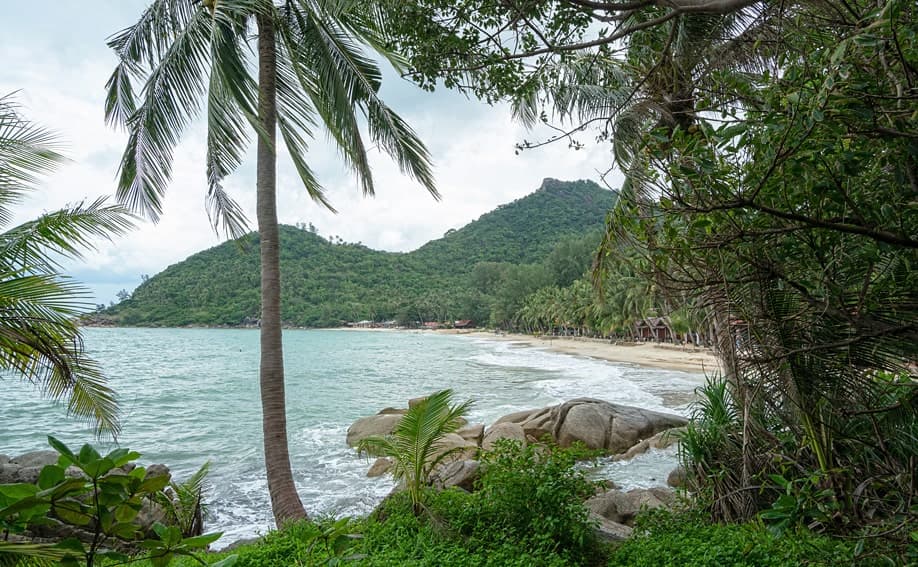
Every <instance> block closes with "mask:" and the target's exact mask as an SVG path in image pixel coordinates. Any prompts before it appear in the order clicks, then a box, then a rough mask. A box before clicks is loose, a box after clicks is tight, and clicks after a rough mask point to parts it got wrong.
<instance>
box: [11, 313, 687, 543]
mask: <svg viewBox="0 0 918 567" xmlns="http://www.w3.org/2000/svg"><path fill="white" fill-rule="evenodd" d="M83 333H84V338H85V346H86V349H87V351H88V352H89V354H90V355H91V356H92V357H93V358H94V359H95V360H96V361H97V362H98V363H99V364H100V365H101V367H102V368H103V370H104V372H105V374H106V376H107V378H108V380H109V384H110V385H111V387H112V388H113V389H114V390H115V392H116V393H117V396H118V400H119V403H120V407H121V411H122V418H121V421H122V426H123V431H122V433H121V435H120V436H119V438H118V439H117V442H114V441H111V440H102V441H99V440H95V439H94V438H93V435H92V432H91V430H89V429H88V428H87V426H86V424H85V423H81V422H79V421H75V420H73V419H71V418H69V417H68V416H67V415H66V408H65V407H64V406H63V405H62V404H61V403H55V402H53V401H51V400H49V399H47V398H46V397H43V396H42V395H41V391H40V390H39V389H37V388H36V387H34V386H32V385H31V384H29V383H27V382H23V381H22V380H21V379H17V378H15V377H11V376H3V377H2V379H0V391H2V393H3V394H2V396H0V424H2V425H0V453H3V454H6V455H19V454H22V453H25V452H28V451H35V450H42V449H48V445H47V436H48V435H49V434H50V435H54V436H55V437H57V438H58V439H61V440H62V441H64V442H65V443H67V444H68V445H70V446H71V447H79V446H80V445H82V444H83V443H86V442H92V443H95V444H96V445H97V446H101V447H102V448H103V449H110V448H113V447H114V446H116V445H118V446H121V447H127V448H130V449H132V450H135V451H138V452H140V453H141V454H142V457H141V458H140V461H141V462H142V463H144V464H151V463H163V464H166V465H167V466H169V468H170V469H171V471H172V473H173V476H174V477H175V478H177V479H179V480H181V479H183V478H186V477H188V476H189V475H191V474H192V473H194V472H195V471H196V470H197V469H198V467H200V466H201V465H202V464H203V463H205V462H208V461H209V462H210V467H211V468H210V474H209V477H208V481H209V482H208V484H209V486H208V492H207V504H208V508H207V520H206V529H207V530H208V531H221V532H223V533H224V535H223V537H222V538H221V540H220V541H219V542H218V546H217V547H220V546H221V545H227V544H229V543H231V542H233V541H236V540H239V539H243V538H250V537H256V536H258V535H262V534H264V533H266V532H267V531H269V530H270V529H272V528H273V519H272V516H271V512H270V502H269V499H268V494H267V482H266V479H265V472H264V458H263V454H262V430H261V405H260V402H259V392H258V350H259V337H258V331H257V330H255V329H129V328H115V329H111V328H86V329H84V330H83ZM284 366H285V370H286V388H287V390H286V391H287V419H288V433H289V443H290V455H291V464H292V468H293V474H294V478H295V480H296V484H297V487H298V489H299V494H300V497H301V498H302V500H303V503H304V504H305V506H306V509H307V512H308V513H309V514H310V515H311V516H313V517H322V516H334V517H340V516H348V515H349V516H359V515H365V514H367V513H369V512H370V511H371V510H372V509H373V507H374V506H375V505H376V504H378V503H379V502H380V501H381V500H382V499H383V498H384V497H385V496H386V495H387V494H388V493H389V492H390V491H391V490H392V488H393V483H392V480H391V479H390V478H388V477H382V478H374V479H370V478H367V477H366V471H367V469H368V468H369V465H370V464H371V463H370V462H369V461H368V460H367V459H366V458H364V457H359V456H358V455H357V454H356V452H355V451H354V450H353V449H351V448H349V447H348V446H347V444H346V443H345V435H346V432H347V428H348V426H349V425H350V424H351V423H353V422H354V421H355V420H356V419H358V418H360V417H364V416H367V415H372V414H375V413H377V412H378V411H379V410H380V409H382V408H385V407H407V401H408V399H409V398H414V397H418V396H423V395H426V394H430V393H432V392H435V391H438V390H441V389H444V388H452V389H453V390H454V391H455V393H456V399H457V400H465V399H471V400H473V402H474V405H473V406H472V410H471V413H470V415H469V418H468V419H469V421H470V422H471V423H485V424H490V423H492V422H493V421H494V420H496V419H497V418H499V417H501V416H503V415H506V414H508V413H511V412H515V411H519V410H524V409H532V408H538V407H544V406H547V405H551V404H557V403H559V402H563V401H566V400H570V399H573V398H578V397H592V398H599V399H603V400H607V401H610V402H615V403H620V404H627V405H633V406H639V407H643V408H648V409H654V410H659V411H668V412H673V413H678V414H682V415H688V413H689V412H690V411H691V410H690V404H689V402H688V400H689V399H690V398H691V393H692V392H693V391H694V390H695V389H696V388H697V387H699V386H701V385H702V384H703V383H704V376H703V375H701V374H694V373H686V372H679V371H674V370H658V369H652V368H644V367H639V366H634V365H626V364H615V363H610V362H606V361H602V360H597V359H593V358H588V357H579V356H573V355H568V354H560V353H555V352H550V351H547V350H543V349H540V348H536V347H532V346H527V345H524V344H520V343H513V342H507V341H502V340H494V339H489V338H487V337H482V336H469V335H445V334H437V333H432V332H424V331H418V332H411V331H388V332H387V331H352V330H286V331H284ZM676 464H677V455H676V453H675V450H674V449H666V450H651V451H650V452H648V453H646V454H644V455H640V456H638V457H636V458H634V459H632V460H630V461H618V462H614V461H612V460H611V459H605V460H601V461H599V462H598V463H596V464H593V465H590V466H588V467H587V472H588V474H589V475H590V476H592V477H594V478H597V479H598V478H607V479H611V480H613V481H614V482H615V483H616V484H618V485H619V486H621V487H622V488H624V489H629V488H643V487H651V486H663V485H665V481H666V476H667V474H668V473H669V471H670V470H672V469H673V468H674V467H675V466H676Z"/></svg>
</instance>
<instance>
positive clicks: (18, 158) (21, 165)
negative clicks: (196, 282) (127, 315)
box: [0, 95, 131, 435]
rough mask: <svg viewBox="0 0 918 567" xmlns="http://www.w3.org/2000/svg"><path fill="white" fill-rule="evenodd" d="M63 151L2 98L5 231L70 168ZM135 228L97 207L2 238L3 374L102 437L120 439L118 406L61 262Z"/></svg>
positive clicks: (0, 193) (121, 214)
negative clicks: (26, 203)
mask: <svg viewBox="0 0 918 567" xmlns="http://www.w3.org/2000/svg"><path fill="white" fill-rule="evenodd" d="M58 146H59V140H58V138H57V137H56V136H55V135H54V134H53V133H51V132H50V131H48V130H46V129H44V128H41V127H39V126H36V125H35V124H33V123H32V122H30V121H29V120H26V119H25V118H23V116H22V115H21V113H20V111H19V107H18V106H17V105H16V103H15V101H14V100H13V99H12V98H11V96H10V95H6V96H2V97H0V227H5V226H6V225H8V224H9V223H10V221H11V219H12V217H13V213H12V211H11V210H10V206H11V205H14V204H16V203H18V202H19V201H21V200H22V198H23V197H24V196H25V194H27V193H29V192H31V191H35V190H36V189H37V182H38V181H39V179H40V178H41V176H42V175H44V174H46V173H49V172H50V171H52V170H53V169H54V168H55V167H56V166H57V165H58V164H59V163H60V162H61V161H63V160H64V158H63V156H62V155H61V154H60V153H59V152H58ZM130 226H131V222H130V215H129V214H128V213H127V212H126V211H125V210H124V209H122V208H121V207H117V206H107V205H106V204H105V201H104V199H98V200H96V201H93V202H91V203H88V204H87V203H77V204H75V205H71V206H68V207H66V208H64V209H61V210H58V211H54V212H50V213H46V214H43V215H41V216H40V217H38V218H37V219H35V220H32V221H29V222H26V223H23V224H20V225H18V226H15V227H11V228H8V229H7V230H6V231H5V232H2V233H0V370H2V371H4V372H12V373H14V374H17V375H19V376H22V377H23V378H24V379H26V380H27V381H29V382H32V383H33V384H37V385H39V386H40V387H41V389H42V390H43V391H44V392H45V393H46V394H48V395H49V396H51V397H52V398H54V399H61V398H67V410H68V412H69V413H71V414H72V415H75V416H77V417H80V418H84V419H87V420H89V421H91V422H92V423H93V424H94V426H95V428H96V431H97V433H100V434H101V433H108V434H111V435H116V434H117V433H118V430H119V426H118V406H117V403H116V401H115V396H114V394H113V392H112V391H111V390H110V389H109V387H108V386H107V385H106V382H105V378H104V376H103V375H102V373H101V371H100V369H99V367H98V366H97V365H96V363H95V362H93V361H92V360H90V359H89V358H88V357H87V356H86V354H85V353H84V351H83V340H82V337H81V335H80V331H79V328H78V327H77V325H76V323H75V320H76V318H77V317H78V316H79V315H80V314H81V313H83V312H84V311H85V310H86V309H88V308H89V307H90V304H89V303H88V302H87V301H85V298H83V297H81V296H82V295H83V294H84V290H83V288H81V287H80V286H79V285H77V284H75V283H74V282H72V281H70V280H68V279H67V278H65V277H63V276H61V275H59V273H58V271H59V269H60V264H59V263H58V262H59V260H60V259H61V258H62V257H63V258H76V257H79V256H80V254H81V252H82V251H84V250H87V249H91V248H92V240H93V239H94V238H99V237H102V238H107V237H110V236H112V235H117V234H121V233H123V232H124V231H126V230H127V229H128V228H129V227H130Z"/></svg>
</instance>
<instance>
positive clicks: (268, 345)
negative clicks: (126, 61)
mask: <svg viewBox="0 0 918 567" xmlns="http://www.w3.org/2000/svg"><path fill="white" fill-rule="evenodd" d="M275 41H276V40H275V33H274V21H273V20H272V19H271V17H270V16H264V15H259V16H258V121H259V124H260V125H261V128H262V130H263V132H261V133H260V135H258V158H257V180H256V186H257V205H256V209H257V216H258V233H259V237H260V240H261V369H260V373H259V376H260V381H261V410H262V428H263V430H264V446H265V467H266V469H267V473H268V492H269V493H270V495H271V508H272V510H273V511H274V521H275V522H276V523H277V525H278V527H281V526H282V525H283V524H285V523H287V522H289V521H291V520H297V519H301V518H305V517H306V510H305V509H304V508H303V504H302V502H300V497H299V495H298V494H297V492H296V485H295V484H294V483H293V472H292V471H291V469H290V454H289V451H288V449H287V409H286V403H285V399H284V350H283V344H282V338H281V315H280V291H281V287H280V253H279V243H278V227H277V154H276V152H275V147H276V146H275V136H276V135H275V129H276V126H277V103H276V97H277V61H276V53H275V49H276V45H275Z"/></svg>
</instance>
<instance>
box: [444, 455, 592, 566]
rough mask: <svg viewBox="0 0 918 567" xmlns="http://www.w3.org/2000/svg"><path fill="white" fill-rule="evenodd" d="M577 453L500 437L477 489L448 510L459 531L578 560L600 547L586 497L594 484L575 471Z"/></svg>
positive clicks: (483, 468)
mask: <svg viewBox="0 0 918 567" xmlns="http://www.w3.org/2000/svg"><path fill="white" fill-rule="evenodd" d="M575 462H576V458H575V454H574V452H571V451H568V450H565V449H558V448H549V447H548V446H545V445H528V446H526V447H523V446H522V445H521V444H520V443H519V442H516V441H510V440H501V441H498V443H497V446H496V447H495V449H494V450H493V451H491V452H489V453H487V454H485V455H484V457H483V460H482V470H483V472H482V476H481V478H480V479H479V491H478V492H476V493H475V494H474V498H471V499H470V502H469V504H468V505H466V506H462V507H459V506H451V507H449V508H448V509H447V511H446V514H447V515H448V516H449V517H450V519H451V522H452V525H453V526H454V527H455V528H456V529H458V530H459V531H460V532H461V533H463V534H466V535H472V536H474V537H476V538H479V539H482V540H485V541H489V542H502V541H512V542H517V543H519V544H520V547H521V548H528V549H538V550H546V551H552V552H557V553H559V554H561V555H564V556H565V557H567V558H568V559H570V560H571V561H576V562H578V563H580V562H583V561H585V560H587V558H588V557H590V556H592V555H594V554H595V552H596V549H597V545H596V538H595V535H594V532H593V526H592V525H591V523H590V521H589V513H588V511H587V510H586V508H585V507H584V506H583V504H582V503H583V500H584V499H585V498H587V497H588V496H589V495H591V494H592V493H593V491H594V486H593V485H592V484H591V483H590V482H588V481H587V480H586V478H585V477H584V475H583V473H582V472H580V471H577V470H575V469H574V464H575Z"/></svg>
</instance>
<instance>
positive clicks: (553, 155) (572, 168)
mask: <svg viewBox="0 0 918 567" xmlns="http://www.w3.org/2000/svg"><path fill="white" fill-rule="evenodd" d="M147 4H148V2H147V1H146V0H119V1H118V2H111V1H102V0H56V1H55V2H52V3H47V2H14V1H13V0H0V5H2V8H3V14H4V18H3V22H2V24H0V61H3V62H4V65H2V66H0V96H2V95H5V94H8V93H11V92H14V91H17V92H16V94H15V97H16V100H17V101H18V102H19V103H20V105H21V106H22V111H23V113H24V114H25V115H26V116H27V117H28V118H29V119H32V120H34V121H36V122H38V123H40V124H42V125H43V126H46V127H48V128H51V129H53V130H55V131H56V132H58V133H59V134H60V137H61V138H62V139H63V140H64V141H65V143H66V146H65V148H66V149H65V151H64V153H65V154H66V155H67V157H68V158H70V161H69V162H68V163H67V164H65V165H64V166H63V167H61V168H60V169H59V170H58V171H57V172H56V173H55V174H53V175H52V176H50V177H48V178H47V179H46V180H45V182H44V183H43V185H42V189H41V191H40V192H38V193H35V194H34V195H33V196H31V197H30V198H29V199H28V200H27V201H26V202H25V203H23V205H22V206H20V207H18V208H17V210H16V214H17V216H16V221H17V222H21V221H25V220H28V219H30V218H34V217H35V216H37V215H39V214H41V213H42V212H45V211H51V210H55V209H57V208H60V207H62V206H64V205H65V204H68V203H74V202H78V201H82V200H92V199H95V198H96V197H98V196H102V195H111V194H113V192H114V190H115V175H116V172H117V169H118V163H119V160H120V156H121V152H122V150H123V148H124V142H125V139H126V136H125V135H124V133H123V132H118V131H115V130H112V129H110V128H108V127H107V126H106V125H105V122H104V117H103V100H104V96H105V92H104V87H105V82H106V80H107V79H108V76H109V75H110V73H111V71H112V69H113V67H114V65H115V57H114V55H113V54H112V53H111V51H110V50H109V49H108V47H107V46H106V45H105V40H106V38H107V37H108V36H109V35H111V34H112V33H114V32H116V31H118V30H120V29H122V28H124V27H126V26H128V25H130V24H131V23H133V22H134V21H135V20H136V19H137V17H138V16H139V15H140V13H141V12H142V10H143V9H144V8H145V7H146V6H147ZM382 95H383V98H384V100H386V101H387V103H388V104H389V105H390V106H391V107H393V108H394V109H395V110H396V111H397V112H399V113H400V114H401V115H402V117H404V118H405V119H406V120H407V121H408V122H409V123H410V124H411V125H412V126H413V127H414V128H415V130H416V131H417V132H418V134H419V135H420V137H421V138H422V139H423V140H424V142H425V143H426V144H427V146H428V148H429V149H430V151H431V153H432V155H433V159H434V165H435V171H436V176H437V183H438V187H439V190H440V192H441V193H442V195H443V199H442V201H440V202H437V201H435V200H434V199H432V198H431V197H430V196H429V195H428V194H427V193H426V191H425V190H424V189H423V188H421V187H420V186H419V185H417V184H416V183H414V182H413V181H412V180H411V179H409V178H407V177H405V176H403V175H402V174H401V173H400V172H399V170H398V167H397V166H396V165H394V164H393V163H392V162H391V161H390V160H389V159H388V158H387V157H386V156H385V155H383V154H381V153H380V152H378V151H374V152H373V155H372V156H371V163H372V166H373V172H374V178H375V180H376V187H377V195H376V197H375V198H364V197H362V196H361V194H360V191H359V188H358V186H357V183H356V181H355V179H354V177H353V176H352V175H351V174H350V173H349V172H348V171H347V170H346V169H345V168H344V167H343V166H342V165H341V163H340V161H339V159H338V155H337V152H336V150H335V149H334V147H333V146H331V145H329V144H328V143H327V140H326V139H325V136H324V134H322V135H320V136H319V137H318V138H317V139H316V140H315V141H314V142H313V144H312V146H311V151H310V158H309V159H310V163H311V165H312V167H313V169H314V170H315V171H316V173H317V175H318V177H319V180H320V181H321V182H322V183H323V185H324V186H325V188H326V190H327V194H328V196H329V197H330V199H331V201H332V204H333V205H334V206H335V207H336V208H337V209H338V211H339V212H338V214H332V213H330V212H328V211H327V210H325V209H324V208H322V207H321V206H319V205H317V204H315V203H313V202H312V201H311V200H310V199H309V198H308V196H307V195H306V193H305V191H304V190H303V189H302V187H301V186H300V185H299V183H298V179H297V177H296V174H295V172H294V170H293V166H292V164H291V163H290V161H289V158H287V156H285V155H282V156H281V157H280V159H279V171H278V193H279V194H278V208H279V219H280V222H282V223H286V224H296V223H300V222H302V223H310V222H311V223H312V224H313V225H315V226H316V228H317V229H318V232H319V233H320V234H322V235H323V236H326V237H328V236H331V235H336V236H339V237H341V238H343V239H344V240H346V241H349V242H358V241H359V242H363V243H364V244H366V245H368V246H370V247H372V248H376V249H381V250H391V251H407V250H412V249H414V248H417V247H418V246H420V245H421V244H423V243H425V242H427V241H428V240H431V239H434V238H438V237H440V236H442V235H443V233H444V232H446V231H447V230H449V229H451V228H458V227H460V226H462V225H464V224H466V223H468V222H470V221H472V220H475V219H476V218H478V217H479V216H480V215H482V214H483V213H486V212H488V211H489V210H491V209H493V208H495V207H496V206H498V205H500V204H502V203H506V202H509V201H512V200H513V199H517V198H519V197H522V196H524V195H526V194H528V193H531V192H532V191H534V190H535V189H536V188H538V186H539V185H540V183H541V181H542V179H543V178H545V177H554V178H558V179H593V180H596V181H599V178H600V172H602V171H605V170H607V169H608V168H609V166H610V163H611V156H610V153H609V147H608V146H606V145H595V144H592V143H590V142H591V141H592V140H591V137H590V136H589V135H584V136H581V137H580V141H582V142H587V146H586V148H584V149H581V150H573V149H570V148H569V147H568V145H567V144H566V143H564V142H559V143H554V144H550V145H548V146H545V147H542V148H539V149H535V150H529V151H526V152H522V153H521V154H519V155H516V153H515V151H514V144H515V143H517V142H520V141H522V140H539V139H542V138H544V137H547V136H548V134H549V132H548V131H536V132H527V131H526V130H525V129H524V128H523V127H522V126H520V125H519V124H516V123H514V122H513V121H512V120H511V116H510V112H509V110H508V108H507V107H506V106H504V105H497V106H488V105H486V104H484V103H482V102H479V101H477V100H474V99H467V98H466V97H464V96H463V95H461V94H459V93H455V92H450V91H446V90H438V91H437V92H435V93H427V92H424V91H422V90H420V89H418V88H417V87H415V86H414V85H413V84H411V83H410V82H407V81H404V80H402V79H401V78H400V77H398V76H397V75H396V74H395V73H394V72H391V71H387V73H386V76H385V78H384V83H383V90H382ZM204 142H205V130H204V127H203V124H202V123H200V122H199V123H196V124H194V125H192V127H191V128H189V130H188V131H187V132H186V135H185V137H184V140H183V142H182V144H181V146H180V147H179V148H178V150H177V151H176V154H175V155H176V159H175V164H174V168H173V180H172V185H171V187H170V190H169V193H168V195H167V197H166V199H165V211H164V214H163V218H162V220H161V221H160V222H159V223H158V224H155V225H154V224H152V223H150V222H148V221H142V222H140V223H138V228H137V229H136V230H134V231H132V232H131V233H130V234H129V235H127V236H125V237H121V238H118V239H117V240H116V241H114V242H105V241H103V242H99V243H98V247H97V250H96V251H94V252H93V253H91V254H88V255H87V256H86V257H85V258H84V259H83V260H82V261H76V262H67V263H66V265H65V269H66V271H67V272H68V273H69V274H70V275H72V276H73V277H74V278H76V279H78V280H79V281H81V282H83V283H84V284H86V285H87V287H88V288H89V289H90V290H91V292H92V294H93V300H94V302H96V303H107V302H108V301H110V300H111V299H113V298H114V297H115V294H116V292H117V291H118V290H120V289H122V288H124V289H127V290H129V291H130V290H132V289H133V288H134V287H136V286H137V285H138V284H139V283H140V281H141V275H142V274H150V275H152V274H155V273H157V272H159V271H161V270H162V269H164V268H165V267H166V266H168V265H170V264H174V263H176V262H179V261H181V260H182V259H184V258H186V257H187V256H189V255H190V254H193V253H195V252H197V251H200V250H203V249H205V248H208V247H211V246H214V245H216V244H218V243H220V242H221V241H222V240H223V237H222V235H217V234H215V233H214V232H213V230H212V229H211V228H210V225H209V223H208V219H207V214H206V212H205V210H204V195H205V192H206V189H207V185H206V177H205V173H204V149H205V146H204ZM254 172H255V160H254V151H251V152H250V155H249V158H248V159H247V160H246V163H245V164H244V166H243V167H242V168H241V169H240V170H239V171H237V172H236V173H235V174H234V175H233V176H232V177H231V178H229V179H228V180H227V182H226V183H225V187H226V189H227V190H228V191H229V192H230V193H231V195H232V196H233V197H234V198H236V199H237V200H238V201H239V202H240V203H241V204H242V206H243V207H244V209H245V211H246V213H247V214H248V216H249V219H250V221H251V223H250V224H251V226H252V228H253V229H254V219H255V191H254V184H255V175H254ZM619 179H620V178H618V177H610V178H607V181H608V182H609V183H610V184H611V185H613V186H617V184H618V183H619Z"/></svg>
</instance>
